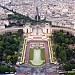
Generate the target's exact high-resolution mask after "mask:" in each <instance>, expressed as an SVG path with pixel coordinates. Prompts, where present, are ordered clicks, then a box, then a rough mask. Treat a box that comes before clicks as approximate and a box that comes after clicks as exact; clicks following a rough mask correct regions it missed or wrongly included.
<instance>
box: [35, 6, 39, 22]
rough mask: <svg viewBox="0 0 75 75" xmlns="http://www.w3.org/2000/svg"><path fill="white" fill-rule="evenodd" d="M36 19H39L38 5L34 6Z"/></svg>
mask: <svg viewBox="0 0 75 75" xmlns="http://www.w3.org/2000/svg"><path fill="white" fill-rule="evenodd" d="M36 20H37V21H38V20H39V11H38V7H36Z"/></svg>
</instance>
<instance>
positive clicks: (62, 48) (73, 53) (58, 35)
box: [53, 30, 75, 70]
mask: <svg viewBox="0 0 75 75" xmlns="http://www.w3.org/2000/svg"><path fill="white" fill-rule="evenodd" d="M53 38H54V43H55V50H56V56H57V59H58V61H59V62H60V63H62V64H64V65H63V68H64V69H65V70H72V69H73V68H75V49H74V48H69V45H74V44H75V37H74V36H73V35H72V34H69V33H68V32H63V30H61V31H60V32H54V34H53Z"/></svg>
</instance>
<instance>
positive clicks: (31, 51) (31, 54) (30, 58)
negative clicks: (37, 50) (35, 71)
mask: <svg viewBox="0 0 75 75" xmlns="http://www.w3.org/2000/svg"><path fill="white" fill-rule="evenodd" d="M33 53H34V51H33V48H30V53H29V60H33Z"/></svg>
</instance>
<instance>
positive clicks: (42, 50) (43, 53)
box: [41, 48, 45, 60]
mask: <svg viewBox="0 0 75 75" xmlns="http://www.w3.org/2000/svg"><path fill="white" fill-rule="evenodd" d="M41 59H42V60H45V48H42V49H41Z"/></svg>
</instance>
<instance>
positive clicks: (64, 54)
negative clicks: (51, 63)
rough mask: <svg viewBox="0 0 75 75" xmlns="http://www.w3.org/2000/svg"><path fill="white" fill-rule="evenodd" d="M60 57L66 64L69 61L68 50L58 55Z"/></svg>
mask: <svg viewBox="0 0 75 75" xmlns="http://www.w3.org/2000/svg"><path fill="white" fill-rule="evenodd" d="M58 57H59V58H60V59H61V60H62V61H63V62H66V60H67V55H66V50H61V51H60V53H58Z"/></svg>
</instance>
